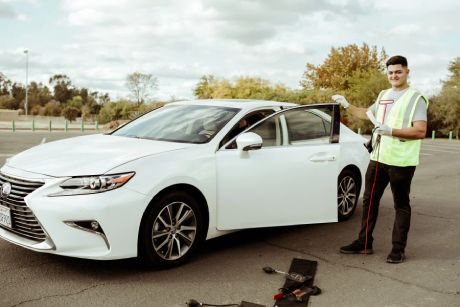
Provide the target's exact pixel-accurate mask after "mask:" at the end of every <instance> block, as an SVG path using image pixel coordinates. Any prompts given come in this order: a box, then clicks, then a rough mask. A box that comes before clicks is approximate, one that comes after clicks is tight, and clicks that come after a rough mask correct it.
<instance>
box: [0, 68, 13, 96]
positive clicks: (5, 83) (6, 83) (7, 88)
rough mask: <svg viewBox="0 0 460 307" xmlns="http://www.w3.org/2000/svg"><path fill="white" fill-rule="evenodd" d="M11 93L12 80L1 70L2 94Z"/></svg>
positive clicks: (0, 85) (0, 92)
mask: <svg viewBox="0 0 460 307" xmlns="http://www.w3.org/2000/svg"><path fill="white" fill-rule="evenodd" d="M10 93H11V80H8V78H7V77H6V76H5V75H4V74H2V73H1V72H0V96H1V95H9V94H10Z"/></svg>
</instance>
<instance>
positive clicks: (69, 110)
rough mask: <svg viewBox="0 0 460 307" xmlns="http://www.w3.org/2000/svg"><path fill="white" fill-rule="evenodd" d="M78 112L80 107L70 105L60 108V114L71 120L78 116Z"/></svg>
mask: <svg viewBox="0 0 460 307" xmlns="http://www.w3.org/2000/svg"><path fill="white" fill-rule="evenodd" d="M80 113H81V111H80V109H77V108H76V107H72V106H66V107H64V109H62V113H61V115H62V116H64V118H65V119H67V120H69V121H70V122H72V121H74V120H75V119H76V118H77V117H78V116H79V114H80Z"/></svg>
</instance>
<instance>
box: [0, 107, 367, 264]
mask: <svg viewBox="0 0 460 307" xmlns="http://www.w3.org/2000/svg"><path fill="white" fill-rule="evenodd" d="M364 142H365V139H364V138H363V137H361V136H360V135H357V134H355V133H354V132H353V131H351V130H350V129H348V128H347V127H346V126H344V125H343V124H341V123H340V113H339V106H338V105H337V104H332V103H326V104H311V105H296V104H291V103H281V102H273V101H260V100H196V101H181V102H175V103H170V104H167V105H165V106H163V107H161V108H159V109H156V110H153V111H151V112H149V113H147V114H144V115H143V116H141V117H139V118H137V119H135V120H133V121H131V122H129V123H127V124H126V125H124V126H122V127H120V128H118V129H117V130H115V131H113V132H111V133H108V134H95V135H89V136H80V137H75V138H69V139H64V140H60V141H55V142H51V143H45V144H41V145H39V146H36V147H33V148H31V149H28V150H26V151H24V152H21V153H19V154H17V155H15V156H13V157H11V158H10V159H8V160H7V161H6V163H5V165H3V167H2V168H1V169H0V237H1V238H3V239H5V240H7V241H10V242H12V243H14V244H17V245H20V246H23V247H25V248H28V249H31V250H35V251H39V252H46V253H52V254H58V255H65V256H72V257H80V258H88V259H119V258H128V257H136V256H138V257H140V258H141V259H143V260H145V261H146V262H147V263H150V264H153V265H155V266H162V267H170V266H174V265H179V264H182V263H183V262H185V261H186V260H187V259H189V258H190V256H191V255H192V254H193V253H194V252H195V251H196V250H197V247H198V246H199V245H200V243H202V242H203V241H204V240H206V239H210V238H214V237H217V236H220V235H223V234H225V233H228V232H230V231H235V230H238V229H246V228H255V227H270V226H281V225H298V224H312V223H330V222H337V221H342V220H346V219H348V218H349V217H350V216H351V215H352V214H353V212H354V210H355V208H356V205H357V201H358V198H359V196H360V191H361V190H362V183H363V178H364V172H365V168H366V166H367V163H368V161H369V154H368V152H367V150H366V149H365V147H364V146H363V143H364Z"/></svg>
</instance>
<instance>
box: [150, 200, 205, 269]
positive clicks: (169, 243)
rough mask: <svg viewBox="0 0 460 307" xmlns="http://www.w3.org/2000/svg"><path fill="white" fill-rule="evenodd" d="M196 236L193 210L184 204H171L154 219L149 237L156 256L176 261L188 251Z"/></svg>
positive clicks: (195, 221) (195, 219)
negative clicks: (150, 236)
mask: <svg viewBox="0 0 460 307" xmlns="http://www.w3.org/2000/svg"><path fill="white" fill-rule="evenodd" d="M196 234H197V218H196V215H195V212H194V211H193V209H192V208H191V207H190V206H188V205H187V204H186V203H184V202H173V203H170V204H168V205H166V206H165V207H164V208H163V209H162V210H161V211H160V213H159V214H158V216H157V217H156V218H155V221H154V222H153V227H152V234H151V235H152V243H153V247H154V249H155V252H156V253H157V255H158V256H160V257H161V258H163V259H165V260H176V259H179V258H181V257H182V256H184V255H185V254H186V253H187V252H188V251H189V250H190V248H191V247H192V245H193V243H194V241H195V238H196Z"/></svg>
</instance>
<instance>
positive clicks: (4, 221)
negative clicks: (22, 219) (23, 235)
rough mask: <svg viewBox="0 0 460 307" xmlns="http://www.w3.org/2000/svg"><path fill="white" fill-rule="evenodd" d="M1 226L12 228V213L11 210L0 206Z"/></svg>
mask: <svg viewBox="0 0 460 307" xmlns="http://www.w3.org/2000/svg"><path fill="white" fill-rule="evenodd" d="M0 225H3V226H6V227H9V228H11V227H12V225H11V213H10V208H8V207H5V206H0Z"/></svg>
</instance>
